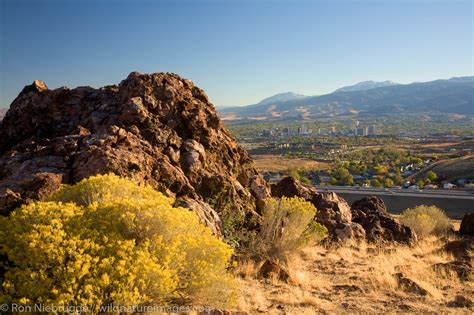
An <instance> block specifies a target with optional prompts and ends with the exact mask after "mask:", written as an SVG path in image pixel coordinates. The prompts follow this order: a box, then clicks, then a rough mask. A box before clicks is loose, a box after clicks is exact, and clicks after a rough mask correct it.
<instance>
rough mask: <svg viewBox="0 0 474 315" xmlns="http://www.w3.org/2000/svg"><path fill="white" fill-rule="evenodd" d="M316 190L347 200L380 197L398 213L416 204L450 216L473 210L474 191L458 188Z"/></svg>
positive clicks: (392, 210)
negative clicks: (438, 210) (330, 192)
mask: <svg viewBox="0 0 474 315" xmlns="http://www.w3.org/2000/svg"><path fill="white" fill-rule="evenodd" d="M316 188H317V189H318V191H334V192H336V193H337V194H338V195H341V196H342V197H343V198H344V199H346V200H347V202H349V204H350V203H352V202H353V201H355V200H357V199H360V198H363V197H365V196H371V195H372V196H377V197H379V198H381V199H382V200H383V201H384V202H385V204H386V205H387V208H388V210H389V211H390V212H392V213H397V214H398V213H400V212H402V211H403V210H405V209H406V208H411V207H415V206H417V205H422V204H425V205H435V206H438V207H439V208H441V209H443V210H444V211H445V212H446V213H447V214H448V215H449V216H450V217H452V218H455V219H461V218H462V217H463V215H464V214H465V213H467V212H474V192H471V191H459V190H427V189H424V190H411V189H399V188H382V189H380V188H357V187H345V186H316Z"/></svg>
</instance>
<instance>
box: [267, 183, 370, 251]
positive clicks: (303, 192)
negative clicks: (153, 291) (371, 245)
mask: <svg viewBox="0 0 474 315" xmlns="http://www.w3.org/2000/svg"><path fill="white" fill-rule="evenodd" d="M272 195H273V196H274V197H282V196H285V197H295V196H296V197H300V198H304V199H305V200H307V201H309V202H311V203H312V204H313V205H314V206H315V207H316V209H317V214H316V217H315V220H316V221H317V222H318V223H321V224H322V225H324V226H325V227H326V228H327V229H328V232H329V238H328V240H329V241H336V242H345V241H360V240H363V239H365V231H364V229H363V228H362V226H360V225H359V224H357V223H353V222H351V219H352V214H351V208H350V207H349V205H348V204H347V202H346V201H345V200H344V199H343V198H341V197H340V196H338V195H337V194H336V193H334V192H323V193H318V192H317V190H316V188H315V187H313V186H310V185H306V184H304V183H302V182H300V181H299V180H297V179H295V178H293V177H285V178H283V179H282V180H281V181H280V182H279V183H278V184H275V185H272Z"/></svg>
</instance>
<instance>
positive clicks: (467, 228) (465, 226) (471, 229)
mask: <svg viewBox="0 0 474 315" xmlns="http://www.w3.org/2000/svg"><path fill="white" fill-rule="evenodd" d="M459 234H460V235H461V236H474V212H470V213H466V214H465V215H464V217H463V218H462V221H461V226H460V228H459Z"/></svg>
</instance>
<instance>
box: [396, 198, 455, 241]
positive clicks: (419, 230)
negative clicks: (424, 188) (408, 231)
mask: <svg viewBox="0 0 474 315" xmlns="http://www.w3.org/2000/svg"><path fill="white" fill-rule="evenodd" d="M400 221H401V222H402V223H403V224H405V225H407V226H409V227H410V228H412V229H413V230H414V231H415V233H416V235H417V236H418V237H419V238H424V237H427V236H429V235H443V234H446V233H447V232H448V231H449V230H450V229H452V227H453V225H452V223H451V221H450V220H449V218H448V217H447V216H446V214H445V213H444V211H443V210H441V209H440V208H438V207H436V206H426V205H421V206H417V207H414V208H409V209H406V210H405V211H404V212H403V213H402V215H401V217H400Z"/></svg>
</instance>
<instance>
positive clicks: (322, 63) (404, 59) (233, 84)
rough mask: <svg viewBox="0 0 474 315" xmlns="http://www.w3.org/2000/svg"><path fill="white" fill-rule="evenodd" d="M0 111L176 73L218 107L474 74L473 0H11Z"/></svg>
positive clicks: (3, 7) (0, 64)
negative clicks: (131, 77)
mask: <svg viewBox="0 0 474 315" xmlns="http://www.w3.org/2000/svg"><path fill="white" fill-rule="evenodd" d="M0 34H1V37H0V107H8V106H9V105H10V103H11V102H12V101H13V99H14V98H15V97H16V96H17V95H18V93H19V92H20V91H21V89H22V88H23V87H24V86H25V85H28V84H31V83H32V82H33V81H34V80H36V79H39V80H42V81H44V82H46V84H47V85H48V87H49V88H51V89H53V88H57V87H61V86H68V87H70V88H73V87H76V86H84V85H89V86H93V87H100V86H104V85H109V84H116V83H119V82H120V81H121V80H123V79H125V78H126V77H127V75H128V74H129V73H130V72H132V71H139V72H142V73H151V72H163V71H165V72H175V73H177V74H179V75H181V76H183V77H185V78H188V79H191V80H192V81H193V82H194V83H195V84H197V85H198V86H199V87H201V88H203V89H204V90H205V91H206V93H207V94H208V96H209V97H210V99H211V101H212V102H213V103H214V104H215V105H217V106H240V105H248V104H253V103H256V102H258V101H259V100H261V99H263V98H265V97H268V96H270V95H273V94H276V93H281V92H287V91H293V92H296V93H301V94H305V95H320V94H325V93H330V92H332V91H333V90H335V89H337V88H339V87H341V86H345V85H350V84H354V83H356V82H360V81H366V80H375V81H384V80H392V81H395V82H399V83H410V82H414V81H431V80H435V79H441V78H450V77H453V76H468V75H472V74H473V2H472V1H471V0H447V1H438V0H437V1H428V0H397V1H390V0H386V1H382V0H378V1H376V0H366V1H363V0H346V1H343V0H340V1H338V0H332V1H330V0H327V1H303V0H293V1H290V0H287V1H283V0H274V1H270V0H253V1H250V0H240V1H238V0H237V1H231V0H221V1H218V0H214V1H210V0H202V1H198V0H194V1H191V0H189V1H184V0H183V1H180V0H174V1H172V0H169V1H159V0H158V1H145V0H134V1H132V0H128V1H118V0H117V1H111V0H95V1H92V0H82V1H80V0H62V1H61V0H54V1H53V0H42V1H39V0H38V1H26V0H0Z"/></svg>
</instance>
